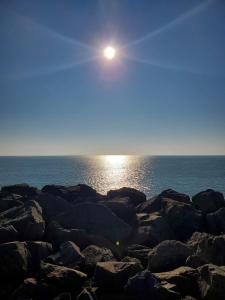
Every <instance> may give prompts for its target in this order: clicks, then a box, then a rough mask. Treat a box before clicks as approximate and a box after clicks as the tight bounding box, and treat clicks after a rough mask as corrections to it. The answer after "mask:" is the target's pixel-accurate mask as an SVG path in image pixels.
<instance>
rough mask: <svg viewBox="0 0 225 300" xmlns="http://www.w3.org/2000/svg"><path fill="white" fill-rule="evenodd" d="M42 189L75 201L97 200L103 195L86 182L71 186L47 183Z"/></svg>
mask: <svg viewBox="0 0 225 300" xmlns="http://www.w3.org/2000/svg"><path fill="white" fill-rule="evenodd" d="M42 191H43V192H45V193H48V194H51V195H53V196H59V197H62V198H64V199H66V200H67V201H69V202H73V203H79V202H84V201H88V202H97V201H98V200H99V199H101V197H102V196H101V195H100V194H98V193H97V192H96V190H94V189H93V188H91V187H90V186H88V185H86V184H78V185H75V186H69V187H65V186H62V185H46V186H44V187H43V189H42Z"/></svg>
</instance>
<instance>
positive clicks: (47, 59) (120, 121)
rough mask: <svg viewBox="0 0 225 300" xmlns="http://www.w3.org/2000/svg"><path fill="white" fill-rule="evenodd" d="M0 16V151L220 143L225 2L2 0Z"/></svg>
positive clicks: (179, 148)
mask: <svg viewBox="0 0 225 300" xmlns="http://www.w3.org/2000/svg"><path fill="white" fill-rule="evenodd" d="M0 20H1V21H0V70H1V73H0V156H3V155H8V156H10V155H24V156H26V155H28V156H29V155H66V154H70V155H71V154H86V155H95V154H98V155H99V154H118V155H120V154H131V155H132V154H134V155H156V154H157V155H217V154H218V155H221V154H225V118H224V115H225V85H224V82H225V56H224V53H225V39H224V36H225V22H224V20H225V2H223V1H219V0H208V1H203V0H198V1H196V0H190V1H186V0H171V1H169V3H168V1H166V0H158V1H149V0H143V1H138V0H133V1H128V0H124V1H119V0H115V1H102V0H98V1H97V0H96V1H90V2H87V3H86V4H84V2H83V1H82V0H77V1H72V0H67V1H62V0H54V1H53V0H47V1H46V0H45V1H44V0H40V1H33V0H20V1H19V0H15V1H6V0H2V1H1V3H0ZM103 50H104V52H103ZM103 53H104V55H103Z"/></svg>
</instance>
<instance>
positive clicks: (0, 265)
mask: <svg viewBox="0 0 225 300" xmlns="http://www.w3.org/2000/svg"><path fill="white" fill-rule="evenodd" d="M30 268H31V254H30V252H29V250H28V248H27V246H26V244H25V243H24V242H11V243H5V244H2V245H0V276H1V278H8V279H10V280H13V279H15V278H25V277H26V275H28V274H29V272H30Z"/></svg>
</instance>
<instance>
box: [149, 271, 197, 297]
mask: <svg viewBox="0 0 225 300" xmlns="http://www.w3.org/2000/svg"><path fill="white" fill-rule="evenodd" d="M154 275H155V276H156V277H157V278H159V279H160V281H167V282H169V283H170V284H173V285H174V287H173V289H174V290H175V291H176V292H178V293H180V294H181V296H182V297H185V296H187V295H189V296H193V297H196V298H197V299H199V298H200V291H199V287H198V278H199V273H198V271H197V270H195V269H192V268H190V267H184V266H182V267H179V268H177V269H175V270H172V271H169V272H162V273H155V274H154Z"/></svg>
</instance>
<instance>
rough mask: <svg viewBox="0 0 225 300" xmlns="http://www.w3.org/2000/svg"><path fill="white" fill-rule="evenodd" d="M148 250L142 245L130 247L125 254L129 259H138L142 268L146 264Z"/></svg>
mask: <svg viewBox="0 0 225 300" xmlns="http://www.w3.org/2000/svg"><path fill="white" fill-rule="evenodd" d="M150 250H151V249H150V248H148V247H146V246H143V245H130V246H128V247H127V249H126V254H127V255H128V256H130V257H134V258H137V259H139V260H140V261H141V263H142V264H143V266H145V267H146V266H147V264H148V253H149V252H150Z"/></svg>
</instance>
